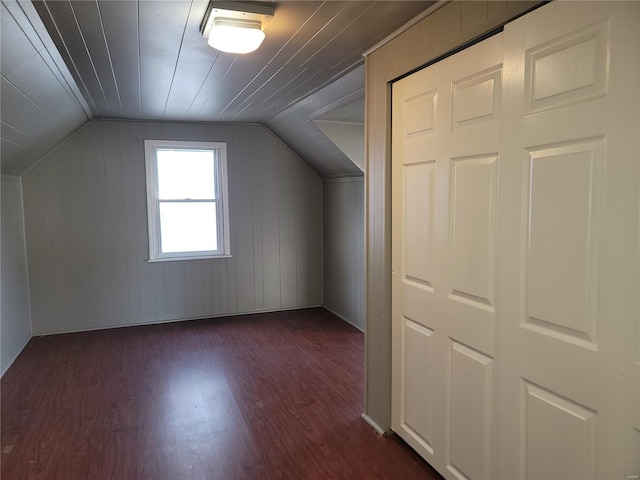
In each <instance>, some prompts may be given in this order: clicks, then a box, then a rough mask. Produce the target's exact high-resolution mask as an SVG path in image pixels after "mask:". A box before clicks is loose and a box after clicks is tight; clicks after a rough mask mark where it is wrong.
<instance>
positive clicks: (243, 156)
mask: <svg viewBox="0 0 640 480" xmlns="http://www.w3.org/2000/svg"><path fill="white" fill-rule="evenodd" d="M252 130H253V128H252V129H251V131H249V132H248V135H251V136H252V135H253V131H252ZM228 157H229V158H228V160H227V161H228V163H229V164H230V166H231V169H232V170H233V175H231V176H230V180H233V181H234V183H233V184H230V185H229V189H230V192H234V193H236V195H234V197H233V201H232V202H231V207H232V208H233V216H234V218H237V219H239V221H236V222H234V230H233V244H234V245H235V248H236V252H237V254H236V255H234V257H233V258H234V259H235V266H236V268H235V273H236V296H237V302H238V303H237V309H238V310H240V311H251V310H254V309H255V288H256V285H255V281H254V274H253V268H254V267H253V266H254V259H253V254H254V250H253V222H250V221H248V220H249V219H251V218H253V195H237V193H238V192H250V191H251V186H252V179H251V144H250V142H246V141H242V140H240V139H238V141H235V142H234V143H233V144H232V148H231V149H230V150H229V151H228Z"/></svg>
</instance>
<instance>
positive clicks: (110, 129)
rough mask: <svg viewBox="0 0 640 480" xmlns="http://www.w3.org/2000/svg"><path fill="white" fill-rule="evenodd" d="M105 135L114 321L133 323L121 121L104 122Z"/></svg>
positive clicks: (102, 131)
mask: <svg viewBox="0 0 640 480" xmlns="http://www.w3.org/2000/svg"><path fill="white" fill-rule="evenodd" d="M100 128H101V134H102V138H103V143H102V148H103V152H102V154H103V158H104V177H105V193H106V198H107V224H108V227H109V258H110V260H111V285H112V290H113V291H112V298H113V323H114V324H115V325H123V324H127V323H129V318H130V317H129V312H130V306H129V279H128V275H127V250H126V236H125V235H126V233H125V218H124V211H125V204H124V202H123V193H124V192H123V178H122V162H121V154H120V138H119V131H118V124H116V123H111V122H106V123H103V124H101V125H100Z"/></svg>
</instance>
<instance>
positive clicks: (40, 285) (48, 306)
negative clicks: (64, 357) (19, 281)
mask: <svg viewBox="0 0 640 480" xmlns="http://www.w3.org/2000/svg"><path fill="white" fill-rule="evenodd" d="M22 188H23V195H24V196H25V201H24V208H25V234H26V246H27V258H28V259H29V287H30V297H31V299H30V300H31V302H32V305H31V315H32V328H33V331H38V329H50V328H53V327H54V325H55V317H54V307H53V283H52V279H51V268H50V266H51V254H50V252H49V232H48V228H47V224H48V219H47V209H46V190H45V181H44V168H43V166H42V165H39V166H38V167H36V168H34V169H33V170H32V173H31V175H29V178H25V179H24V180H23V183H22ZM26 212H29V213H28V217H27V213H26ZM72 280H73V277H72Z"/></svg>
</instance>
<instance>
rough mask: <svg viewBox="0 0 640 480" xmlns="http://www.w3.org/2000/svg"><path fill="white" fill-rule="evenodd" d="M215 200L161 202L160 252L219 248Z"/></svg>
mask: <svg viewBox="0 0 640 480" xmlns="http://www.w3.org/2000/svg"><path fill="white" fill-rule="evenodd" d="M216 222H217V219H216V204H215V202H197V203H191V202H189V203H164V202H160V233H161V238H162V245H161V248H160V251H161V252H162V253H168V252H201V251H210V250H217V249H218V232H217V225H216Z"/></svg>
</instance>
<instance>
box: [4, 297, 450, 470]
mask: <svg viewBox="0 0 640 480" xmlns="http://www.w3.org/2000/svg"><path fill="white" fill-rule="evenodd" d="M363 358H364V338H363V334H362V333H361V332H359V331H358V330H356V329H355V328H353V327H351V326H350V325H348V324H346V323H345V322H343V321H342V320H340V319H338V318H337V317H335V316H334V315H332V314H330V313H329V312H327V311H325V310H323V309H306V310H296V311H291V312H280V313H273V314H259V315H247V316H236V317H227V318H216V319H210V320H201V321H190V322H176V323H170V324H163V325H152V326H143V327H127V328H119V329H112V330H102V331H95V332H83V333H75V334H65V335H55V336H48V337H35V338H32V339H31V341H30V342H29V344H28V345H27V347H26V348H25V349H24V351H23V353H22V354H21V355H20V357H19V358H18V359H17V360H16V361H15V363H14V364H13V365H12V366H11V368H10V369H9V371H8V372H7V373H6V374H5V375H4V377H3V378H2V381H1V383H0V389H1V398H0V400H1V410H0V429H1V434H0V435H1V450H0V451H1V452H2V453H1V455H2V461H1V464H0V468H1V470H0V476H1V478H3V479H4V478H9V479H15V480H19V479H66V480H74V479H78V480H85V479H89V478H94V479H100V480H101V479H116V480H128V479H131V480H134V479H136V480H137V479H163V480H164V479H166V480H181V479H192V480H199V479H207V480H215V479H223V480H230V479H251V480H255V479H266V480H271V479H288V478H291V479H322V480H324V479H333V478H335V479H432V480H436V479H440V478H441V477H440V476H439V475H438V474H437V473H436V472H435V471H434V470H433V469H432V468H431V467H430V466H429V465H428V464H427V463H425V462H424V461H423V460H422V459H421V458H419V457H418V456H417V455H416V454H415V453H414V452H413V451H412V450H411V449H409V447H407V445H406V444H404V442H402V440H400V439H399V438H397V437H394V436H391V437H385V438H382V437H379V436H378V435H377V434H376V433H375V432H374V431H373V430H372V429H371V427H369V426H368V425H367V424H366V423H365V422H364V421H363V420H362V419H361V418H360V413H361V412H362V403H363V389H364V384H363V378H364V365H363Z"/></svg>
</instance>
